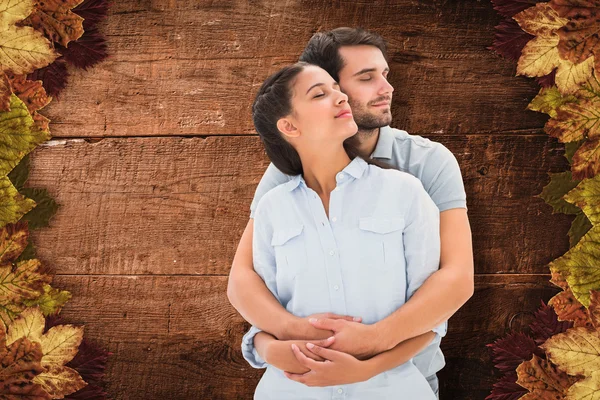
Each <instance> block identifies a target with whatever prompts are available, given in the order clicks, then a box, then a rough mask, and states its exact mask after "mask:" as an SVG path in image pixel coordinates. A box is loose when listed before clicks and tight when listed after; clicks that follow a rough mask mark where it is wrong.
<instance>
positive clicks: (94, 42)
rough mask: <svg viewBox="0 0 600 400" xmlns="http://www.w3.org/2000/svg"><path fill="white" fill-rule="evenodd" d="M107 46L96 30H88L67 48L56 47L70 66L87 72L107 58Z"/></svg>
mask: <svg viewBox="0 0 600 400" xmlns="http://www.w3.org/2000/svg"><path fill="white" fill-rule="evenodd" d="M107 49H108V46H107V44H106V40H105V39H104V36H103V35H102V34H101V33H100V31H99V30H98V29H97V28H89V29H87V30H86V31H85V33H84V34H83V36H82V37H81V38H79V39H77V40H76V41H74V42H71V43H69V47H67V48H64V47H61V46H57V50H58V52H59V53H61V54H62V56H63V57H64V59H65V60H66V61H67V62H68V63H69V64H71V65H73V66H75V67H77V68H81V69H84V70H87V69H88V68H90V67H92V66H94V65H96V64H98V63H99V62H101V61H103V60H104V59H106V58H107V57H108V50H107Z"/></svg>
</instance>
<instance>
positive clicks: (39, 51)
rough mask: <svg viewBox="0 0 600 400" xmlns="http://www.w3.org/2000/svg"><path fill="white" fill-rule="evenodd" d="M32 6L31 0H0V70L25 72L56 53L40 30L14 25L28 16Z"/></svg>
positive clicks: (46, 63)
mask: <svg viewBox="0 0 600 400" xmlns="http://www.w3.org/2000/svg"><path fill="white" fill-rule="evenodd" d="M33 8H34V7H33V1H32V0H20V1H18V2H14V1H12V0H0V72H5V71H12V72H13V73H15V74H17V75H20V74H27V73H29V72H32V71H33V70H35V69H37V68H42V67H45V66H46V65H48V64H50V63H52V62H53V61H54V60H55V59H56V58H57V57H59V55H60V54H59V53H58V52H56V51H55V50H54V49H53V47H52V43H51V42H50V41H49V40H48V39H46V38H45V37H44V35H43V34H42V33H41V32H38V31H36V30H35V29H33V28H32V27H29V26H17V25H15V24H16V23H17V22H19V21H22V20H23V19H25V18H26V17H28V16H29V14H31V12H32V11H33Z"/></svg>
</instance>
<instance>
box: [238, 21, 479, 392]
mask: <svg viewBox="0 0 600 400" xmlns="http://www.w3.org/2000/svg"><path fill="white" fill-rule="evenodd" d="M300 60H301V61H306V62H309V63H312V64H316V65H319V66H320V67H322V68H323V69H325V70H326V71H327V72H329V74H330V75H331V76H332V77H333V78H334V79H335V80H336V81H337V82H339V84H340V88H341V90H342V91H343V92H344V93H345V94H347V95H348V99H349V100H348V102H349V104H350V106H351V108H352V113H353V116H354V119H355V121H356V123H357V125H358V128H359V131H358V133H357V135H356V136H355V137H354V138H353V139H356V141H357V143H358V148H359V151H360V153H361V154H362V155H364V156H367V157H368V156H371V157H372V158H374V159H375V160H378V161H383V162H386V163H388V164H390V165H392V166H394V167H396V168H398V169H400V170H402V171H405V172H408V173H410V174H412V175H414V176H416V177H417V178H419V179H420V180H421V183H422V184H423V187H424V188H425V190H427V192H428V194H429V195H430V197H431V198H432V199H433V201H434V202H435V204H436V205H437V207H438V209H439V210H440V240H441V257H440V259H441V262H440V269H439V270H438V271H437V272H435V273H434V274H433V275H431V276H430V277H429V278H428V279H427V280H426V281H425V283H424V284H423V285H422V286H421V287H420V288H419V289H418V290H417V292H416V293H415V294H414V295H413V296H412V297H411V298H410V299H409V301H407V302H406V303H405V304H404V305H403V306H402V307H400V308H399V309H398V310H396V311H395V312H394V313H392V314H391V315H389V316H388V317H386V318H385V319H382V320H381V321H378V322H377V323H376V324H374V325H375V326H374V329H373V330H372V331H370V332H373V333H372V335H371V336H369V337H364V336H361V337H356V335H355V336H352V335H353V333H354V332H358V330H357V329H356V325H353V324H359V322H353V321H352V320H351V319H350V320H349V317H348V316H338V315H332V314H326V315H318V317H319V319H318V320H317V321H316V322H314V321H309V317H306V318H299V317H296V316H294V315H292V314H290V313H288V312H287V310H286V309H285V308H284V307H283V306H282V305H281V304H279V302H278V301H277V300H276V299H275V297H274V296H273V295H272V294H271V292H270V291H269V290H268V288H267V287H266V285H265V284H264V282H263V281H262V279H261V278H260V277H259V276H258V275H257V274H256V272H255V271H254V269H253V264H252V232H253V217H254V210H255V208H256V205H257V204H258V201H259V199H260V198H261V197H262V196H263V195H264V194H265V193H266V192H268V191H269V190H270V189H272V188H274V187H275V186H277V185H279V184H282V183H285V182H287V181H288V180H289V179H291V177H290V176H288V175H285V174H283V173H282V172H281V171H279V170H278V169H277V168H276V167H275V166H274V165H273V164H271V165H269V167H268V168H267V171H266V172H265V174H264V176H263V177H262V179H261V181H260V183H259V185H258V187H257V189H256V193H255V196H254V199H253V201H252V204H251V206H250V210H251V212H250V220H249V222H248V225H247V226H246V229H245V231H244V233H243V235H242V238H241V240H240V243H239V245H238V249H237V252H236V254H235V257H234V260H233V265H232V268H231V273H230V276H229V284H228V288H227V295H228V298H229V300H230V302H231V304H232V305H233V306H234V307H235V308H236V309H237V311H238V312H239V313H240V314H241V315H242V316H243V317H244V319H246V320H247V321H249V322H250V323H252V325H254V326H256V327H258V328H259V329H258V330H257V331H254V332H249V334H247V335H245V336H244V340H243V343H242V349H243V350H244V357H246V359H252V361H251V364H252V365H253V366H255V367H257V368H260V367H261V366H262V365H264V360H261V358H260V356H259V355H258V354H257V353H256V351H255V349H253V348H252V341H253V337H254V335H255V334H256V333H257V332H258V331H259V330H262V331H265V332H268V333H270V334H272V335H273V336H275V337H276V338H277V339H279V340H289V339H306V340H312V341H313V342H314V341H315V340H317V339H324V338H327V337H329V336H331V335H332V334H333V335H334V336H335V338H336V339H335V341H334V344H333V345H332V346H331V347H330V348H332V349H335V350H339V351H346V352H347V353H350V354H354V355H356V354H363V355H364V354H370V355H375V354H378V353H380V352H382V351H386V350H390V349H392V348H394V347H395V346H397V345H398V344H399V343H401V342H403V341H405V340H408V339H410V338H414V337H416V336H418V335H421V334H423V333H425V332H428V331H431V330H433V331H434V332H436V333H437V335H436V337H435V339H434V340H433V341H432V342H431V343H430V344H429V345H428V346H427V347H426V348H425V349H424V350H423V351H421V352H420V353H419V354H417V355H416V356H415V357H414V358H413V362H414V364H415V365H416V366H417V368H418V369H419V370H420V371H421V372H422V373H423V375H424V376H425V377H426V378H427V380H428V382H429V384H430V385H431V387H432V390H433V392H434V393H436V395H438V398H439V394H438V393H439V384H438V379H437V375H436V372H437V371H439V370H440V369H441V368H443V367H444V365H445V359H444V356H443V354H442V352H441V350H440V348H439V344H440V340H441V337H443V336H444V335H445V334H446V331H447V320H448V318H450V317H451V316H452V315H453V314H454V313H455V312H456V311H457V310H458V309H459V308H460V307H461V306H462V305H463V304H464V303H465V302H466V301H467V300H468V299H469V298H470V297H471V296H472V294H473V251H472V244H471V230H470V226H469V220H468V217H467V206H466V195H465V191H464V186H463V182H462V177H461V173H460V168H459V165H458V162H457V161H456V158H455V157H454V155H453V154H452V153H451V152H450V151H449V150H448V149H447V148H446V147H444V146H443V145H442V144H441V143H437V142H433V141H431V140H429V139H426V138H423V137H421V136H417V135H409V134H408V133H407V132H405V131H402V130H398V129H394V128H391V127H389V124H390V123H391V121H392V116H391V112H390V102H391V99H392V92H393V90H394V89H393V87H392V86H391V85H390V84H389V83H388V80H387V77H388V72H389V67H388V64H387V61H386V45H385V42H384V41H383V39H382V38H381V37H380V36H379V35H377V34H375V33H372V32H367V31H364V30H362V29H353V28H337V29H334V30H332V31H330V32H323V33H317V34H315V35H314V36H313V37H312V38H311V40H310V41H309V43H308V45H307V46H306V48H305V50H304V52H303V53H302V55H301V57H300ZM358 317H360V316H358ZM361 332H364V331H361ZM338 338H340V339H338ZM303 353H304V354H305V355H307V354H309V351H307V350H306V349H304V350H303ZM299 360H300V359H299ZM249 361H250V360H249ZM299 381H300V382H302V381H301V380H299Z"/></svg>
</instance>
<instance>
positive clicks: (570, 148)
mask: <svg viewBox="0 0 600 400" xmlns="http://www.w3.org/2000/svg"><path fill="white" fill-rule="evenodd" d="M584 142H585V139H582V140H578V141H575V142H568V143H565V158H566V159H567V161H568V162H569V164H572V163H573V155H574V154H575V152H576V151H577V150H578V149H579V148H580V147H581V145H582V144H583V143H584Z"/></svg>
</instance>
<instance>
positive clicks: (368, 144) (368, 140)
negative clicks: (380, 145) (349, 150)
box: [356, 128, 380, 157]
mask: <svg viewBox="0 0 600 400" xmlns="http://www.w3.org/2000/svg"><path fill="white" fill-rule="evenodd" d="M379 131H380V128H375V129H372V130H369V131H366V130H360V129H359V130H358V132H357V133H356V139H357V140H356V142H357V148H358V152H359V153H360V155H361V156H363V157H370V156H371V154H373V152H374V151H375V147H377V141H378V140H379Z"/></svg>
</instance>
